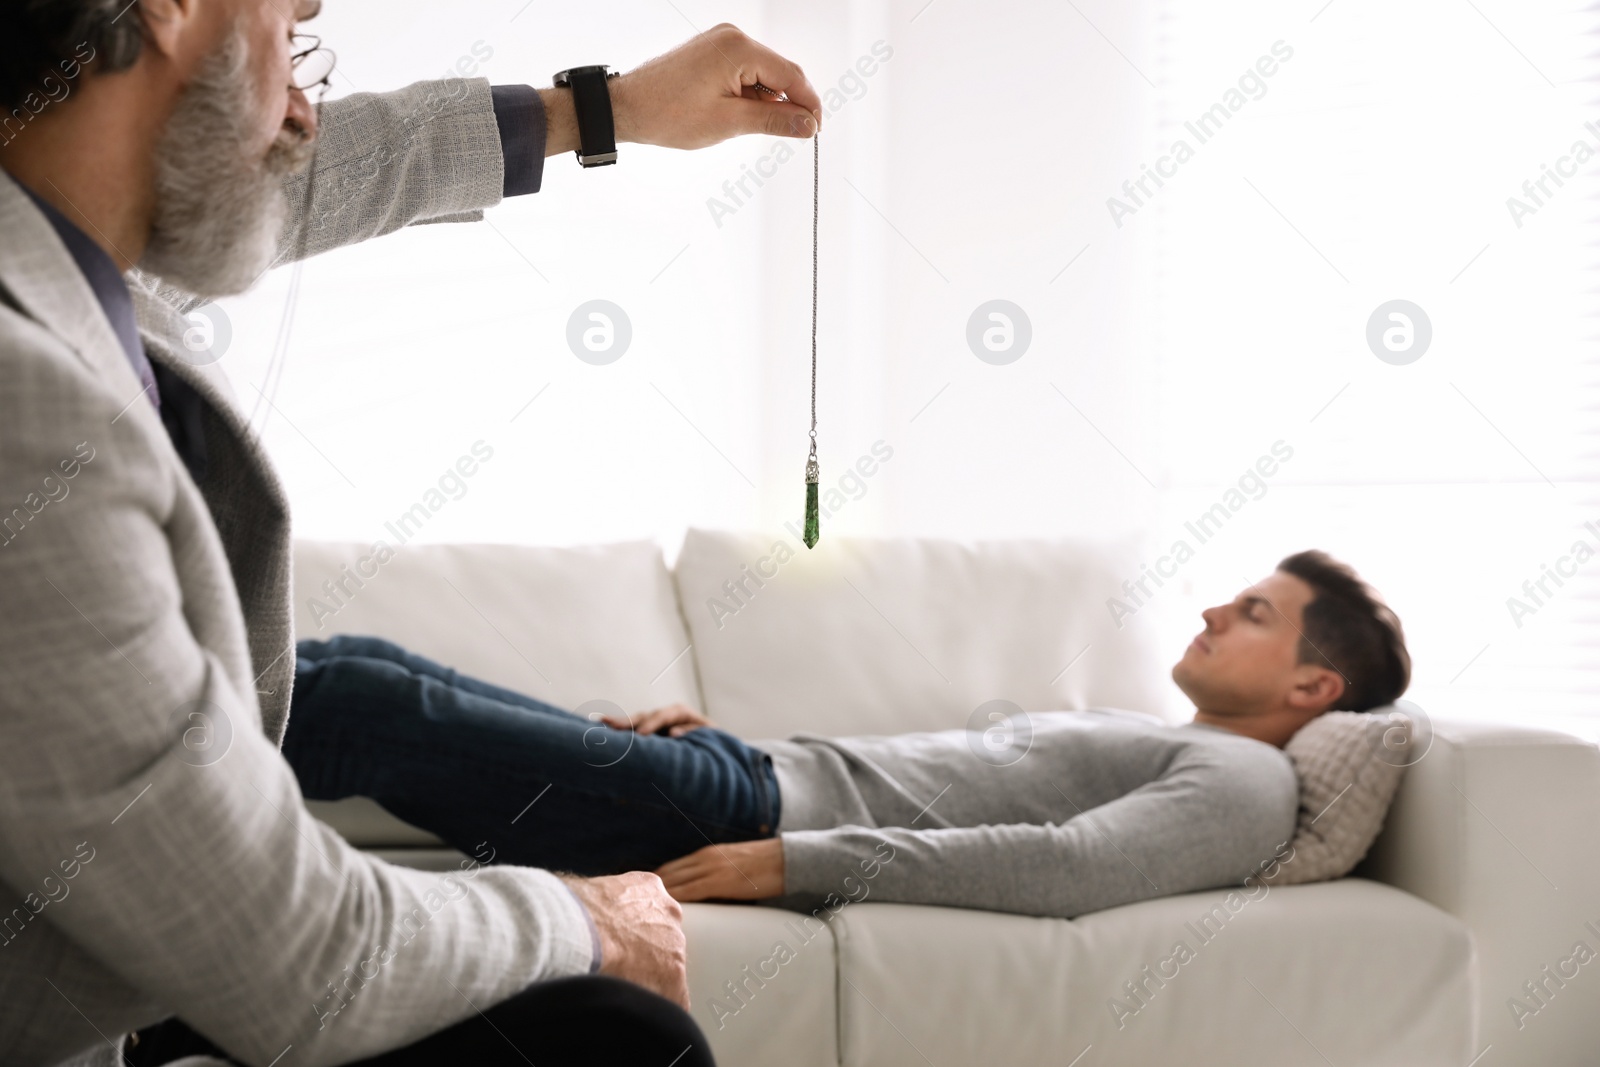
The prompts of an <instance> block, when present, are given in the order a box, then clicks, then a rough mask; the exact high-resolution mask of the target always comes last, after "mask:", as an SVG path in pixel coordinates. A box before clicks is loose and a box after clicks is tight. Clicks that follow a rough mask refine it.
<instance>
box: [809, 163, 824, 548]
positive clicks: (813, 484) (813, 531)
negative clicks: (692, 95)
mask: <svg viewBox="0 0 1600 1067" xmlns="http://www.w3.org/2000/svg"><path fill="white" fill-rule="evenodd" d="M819 136H820V133H813V134H812V135H811V455H810V456H809V457H808V458H807V459H806V533H805V542H806V547H807V548H815V547H816V546H817V538H818V537H819V536H820V535H821V530H820V527H821V525H822V523H821V521H820V511H821V509H820V508H819V507H818V506H817V480H818V478H819V476H820V474H821V471H820V469H819V468H818V467H817V202H818V199H819V197H818V195H817V193H818V176H819V174H820V173H821V164H820V162H819V160H820V158H821V149H820V148H818V147H817V138H818V137H819Z"/></svg>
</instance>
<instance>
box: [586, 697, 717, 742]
mask: <svg viewBox="0 0 1600 1067" xmlns="http://www.w3.org/2000/svg"><path fill="white" fill-rule="evenodd" d="M600 721H601V722H603V723H605V724H606V725H607V726H609V727H611V728H612V729H613V730H632V731H633V732H634V733H636V734H659V733H665V734H666V735H667V736H668V737H682V736H683V735H684V734H686V733H688V732H689V731H690V730H698V729H700V727H702V726H714V725H716V724H715V723H713V722H712V721H711V720H710V719H708V718H706V717H705V716H704V715H702V714H700V713H699V712H698V711H695V710H694V709H693V708H691V707H690V706H689V705H687V704H668V705H667V706H666V707H664V708H657V709H655V710H654V711H647V712H645V713H644V714H642V715H640V716H639V718H638V719H636V720H630V719H619V718H616V717H615V716H612V715H602V716H600Z"/></svg>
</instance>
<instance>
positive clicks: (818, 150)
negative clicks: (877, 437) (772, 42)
mask: <svg viewBox="0 0 1600 1067" xmlns="http://www.w3.org/2000/svg"><path fill="white" fill-rule="evenodd" d="M751 88H753V89H755V90H756V91H757V92H763V93H766V94H767V95H768V96H774V97H781V96H782V95H783V94H782V93H780V92H778V91H777V90H776V89H772V88H769V87H767V86H765V85H762V84H761V83H760V82H756V83H755V84H754V85H753V86H751ZM820 137H821V132H820V131H815V130H814V131H812V134H811V454H810V456H809V457H807V459H806V480H807V481H814V480H815V479H816V477H817V229H818V226H817V220H818V216H819V214H820V212H819V208H820V206H821V202H822V197H821V191H820V190H821V180H822V147H821V145H819V144H818V143H817V142H818V140H819V138H820Z"/></svg>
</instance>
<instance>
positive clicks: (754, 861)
mask: <svg viewBox="0 0 1600 1067" xmlns="http://www.w3.org/2000/svg"><path fill="white" fill-rule="evenodd" d="M656 873H657V874H659V875H660V876H661V881H662V884H664V885H665V886H666V888H667V892H668V893H671V894H672V896H673V897H674V898H675V899H677V900H680V901H682V902H684V903H685V904H688V903H690V902H692V901H696V900H766V899H767V898H768V897H776V896H782V895H783V839H782V838H778V837H769V838H764V839H762V840H760V841H737V842H733V843H731V844H726V845H707V846H706V847H705V848H702V849H700V850H699V851H696V852H691V853H689V854H688V855H687V856H683V857H681V858H679V859H675V860H673V861H672V862H671V863H664V864H662V865H661V866H660V867H659V868H657V870H656Z"/></svg>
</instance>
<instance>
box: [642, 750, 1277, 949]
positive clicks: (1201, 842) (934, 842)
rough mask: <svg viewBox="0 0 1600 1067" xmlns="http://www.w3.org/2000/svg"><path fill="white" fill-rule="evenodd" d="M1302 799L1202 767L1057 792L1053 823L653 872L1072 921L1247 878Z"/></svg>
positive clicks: (758, 855)
mask: <svg viewBox="0 0 1600 1067" xmlns="http://www.w3.org/2000/svg"><path fill="white" fill-rule="evenodd" d="M1297 802H1298V796H1297V793H1296V791H1295V787H1294V783H1293V781H1292V779H1286V780H1285V781H1283V782H1273V783H1263V782H1259V781H1254V780H1244V781H1241V780H1239V779H1238V778H1236V777H1233V776H1232V775H1231V772H1230V771H1228V770H1227V769H1226V768H1223V767H1220V766H1217V765H1211V764H1202V763H1196V764H1193V765H1190V766H1187V767H1182V768H1175V769H1174V771H1173V773H1171V774H1169V775H1167V776H1166V777H1164V778H1162V779H1160V780H1159V781H1155V782H1151V783H1150V784H1148V785H1145V786H1142V787H1140V788H1139V789H1136V790H1134V791H1133V792H1131V793H1129V794H1127V795H1126V796H1123V797H1119V798H1117V799H1116V800H1113V801H1110V802H1109V803H1106V804H1102V805H1100V806H1099V807H1097V808H1093V809H1090V810H1089V811H1079V810H1077V809H1075V808H1074V806H1073V804H1072V801H1071V799H1070V797H1069V796H1068V795H1067V794H1066V793H1063V795H1062V803H1061V806H1062V809H1063V813H1064V821H1063V822H1061V823H1059V824H1058V823H1045V824H1042V825H1033V824H1009V825H999V826H970V827H950V828H939V829H928V830H917V829H910V828H906V827H897V826H883V827H866V826H841V827H838V828H836V829H832V830H802V831H797V832H792V833H786V834H783V835H782V836H781V837H779V838H775V839H772V840H767V841H751V842H743V843H740V844H733V845H719V846H711V847H708V848H704V849H701V850H699V851H698V852H695V853H693V854H691V855H689V856H686V857H684V858H683V859H679V860H674V861H673V862H672V863H669V864H666V865H665V866H663V867H662V868H661V869H660V871H658V872H657V873H659V874H660V875H661V878H662V881H663V882H664V883H665V884H666V887H667V891H668V892H669V893H671V894H672V895H673V897H675V898H676V899H678V900H680V901H694V900H708V899H729V900H758V899H763V898H766V897H772V896H778V895H780V891H781V892H783V893H788V894H797V895H801V896H808V897H815V898H817V899H825V898H828V897H830V896H836V897H839V898H848V899H853V900H854V899H865V898H866V896H869V895H870V896H871V897H872V898H873V899H875V900H888V901H899V902H902V903H907V904H939V905H945V906H951V907H964V908H982V909H985V910H988V911H1004V912H1014V913H1018V914H1023V915H1049V916H1059V917H1062V918H1071V917H1072V916H1074V915H1081V914H1083V913H1084V912H1090V911H1099V910H1100V909H1102V908H1109V907H1114V906H1116V905H1119V904H1130V903H1132V902H1134V901H1137V900H1144V899H1147V898H1149V897H1157V896H1168V895H1171V894H1174V893H1189V892H1194V891H1197V890H1200V889H1207V888H1211V887H1213V886H1221V885H1229V884H1238V883H1241V882H1243V880H1244V879H1245V878H1246V877H1247V876H1249V875H1250V873H1251V872H1252V870H1255V869H1257V868H1259V867H1260V866H1261V865H1262V864H1264V863H1267V862H1268V861H1270V860H1272V859H1274V857H1275V854H1276V850H1277V849H1279V848H1280V846H1281V845H1282V844H1283V843H1284V842H1287V841H1288V840H1289V838H1290V837H1291V836H1292V834H1293V832H1294V822H1295V813H1296V810H1297ZM774 872H775V873H776V879H775V880H774V877H773V875H774ZM774 887H776V888H774Z"/></svg>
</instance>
